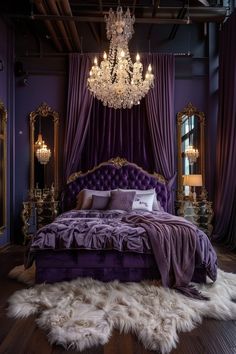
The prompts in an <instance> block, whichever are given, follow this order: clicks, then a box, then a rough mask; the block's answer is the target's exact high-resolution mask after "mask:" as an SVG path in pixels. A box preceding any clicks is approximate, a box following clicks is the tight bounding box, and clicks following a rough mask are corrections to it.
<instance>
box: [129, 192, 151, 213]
mask: <svg viewBox="0 0 236 354" xmlns="http://www.w3.org/2000/svg"><path fill="white" fill-rule="evenodd" d="M153 200H154V193H150V194H139V193H137V194H136V196H135V198H134V201H133V206H132V209H133V210H135V209H139V210H146V211H152V210H153Z"/></svg>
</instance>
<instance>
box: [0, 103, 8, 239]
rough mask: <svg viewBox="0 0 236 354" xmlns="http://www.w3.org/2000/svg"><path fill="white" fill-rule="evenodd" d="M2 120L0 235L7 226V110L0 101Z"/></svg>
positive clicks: (0, 138) (0, 117) (0, 116)
mask: <svg viewBox="0 0 236 354" xmlns="http://www.w3.org/2000/svg"><path fill="white" fill-rule="evenodd" d="M0 120H1V126H2V133H1V134H0V140H2V141H3V176H2V178H1V180H0V183H2V186H3V210H2V211H1V210H0V212H2V219H3V224H2V225H0V234H1V233H3V230H4V229H5V228H6V225H7V110H6V108H5V105H4V103H3V102H2V101H1V100H0Z"/></svg>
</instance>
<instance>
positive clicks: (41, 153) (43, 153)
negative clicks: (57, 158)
mask: <svg viewBox="0 0 236 354" xmlns="http://www.w3.org/2000/svg"><path fill="white" fill-rule="evenodd" d="M36 157H37V159H38V161H39V162H40V163H41V164H42V165H46V164H47V163H48V161H49V159H50V157H51V150H50V149H48V147H47V145H46V144H45V143H44V141H42V145H41V147H40V148H38V149H37V150H36Z"/></svg>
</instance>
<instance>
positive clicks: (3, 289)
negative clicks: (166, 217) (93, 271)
mask: <svg viewBox="0 0 236 354" xmlns="http://www.w3.org/2000/svg"><path fill="white" fill-rule="evenodd" d="M23 251H24V249H23V247H21V246H11V247H9V248H8V249H6V250H4V251H2V252H0V354H3V353H4V354H49V353H50V354H72V353H73V354H75V353H76V352H75V351H66V350H64V349H63V348H62V347H60V346H56V345H53V346H50V345H49V343H48V341H47V337H46V334H45V332H44V331H42V330H40V329H39V328H37V326H36V324H35V317H34V316H31V317H29V318H26V319H22V320H13V319H10V318H7V316H6V307H7V299H8V297H9V296H10V295H11V294H13V292H15V291H16V290H18V289H23V288H24V287H25V286H24V285H22V284H19V283H17V282H16V281H14V280H11V279H8V277H7V273H8V272H9V270H10V269H11V268H13V267H14V266H15V265H19V264H22V260H23ZM217 253H218V259H219V267H220V268H221V269H223V270H225V271H229V272H234V273H236V254H235V253H234V254H233V253H229V252H227V251H226V250H222V249H220V248H218V249H217ZM80 353H82V354H151V353H154V352H150V351H148V350H145V349H144V347H143V346H142V344H141V343H139V342H138V341H137V339H136V337H135V336H133V335H131V334H129V335H123V334H120V333H118V332H117V331H115V332H114V333H113V336H112V337H111V339H110V341H109V343H108V344H106V345H105V346H99V347H96V348H93V349H89V350H85V351H83V352H80ZM171 354H236V321H216V320H207V319H205V320H204V321H203V323H202V324H201V325H200V326H199V327H198V328H196V329H194V330H193V331H192V332H190V333H182V334H180V340H179V345H178V347H177V348H176V349H175V350H173V351H172V352H171Z"/></svg>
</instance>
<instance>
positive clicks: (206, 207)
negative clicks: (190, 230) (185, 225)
mask: <svg viewBox="0 0 236 354" xmlns="http://www.w3.org/2000/svg"><path fill="white" fill-rule="evenodd" d="M177 215H179V216H183V217H184V218H185V219H186V220H189V221H191V222H192V223H193V224H195V225H196V226H197V227H198V228H199V229H200V230H202V231H204V232H205V233H206V234H207V235H208V237H210V235H211V233H212V224H211V222H212V218H213V210H212V202H208V201H207V200H200V201H196V202H193V201H191V200H183V201H179V202H177Z"/></svg>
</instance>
